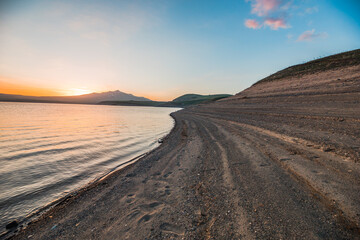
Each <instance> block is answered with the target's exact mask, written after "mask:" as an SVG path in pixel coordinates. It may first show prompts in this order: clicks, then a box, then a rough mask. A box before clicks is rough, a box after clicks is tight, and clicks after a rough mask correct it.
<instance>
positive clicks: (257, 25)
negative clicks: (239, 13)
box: [245, 19, 261, 29]
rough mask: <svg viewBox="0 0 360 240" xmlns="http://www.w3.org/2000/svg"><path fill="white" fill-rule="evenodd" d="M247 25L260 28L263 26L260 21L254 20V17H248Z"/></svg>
mask: <svg viewBox="0 0 360 240" xmlns="http://www.w3.org/2000/svg"><path fill="white" fill-rule="evenodd" d="M245 26H246V27H247V28H252V29H258V28H260V27H261V26H260V23H258V22H257V21H256V20H254V19H247V20H246V21H245Z"/></svg>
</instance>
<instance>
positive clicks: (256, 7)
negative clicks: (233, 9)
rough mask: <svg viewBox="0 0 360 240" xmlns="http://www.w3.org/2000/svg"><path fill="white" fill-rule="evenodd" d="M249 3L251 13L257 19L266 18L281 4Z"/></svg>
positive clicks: (266, 0)
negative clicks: (257, 17) (256, 16)
mask: <svg viewBox="0 0 360 240" xmlns="http://www.w3.org/2000/svg"><path fill="white" fill-rule="evenodd" d="M247 1H250V0H247ZM251 2H252V4H251V7H252V9H251V13H252V14H256V15H258V16H259V17H262V16H267V15H268V14H269V12H272V11H274V10H276V9H278V8H279V6H280V4H281V2H280V0H252V1H251Z"/></svg>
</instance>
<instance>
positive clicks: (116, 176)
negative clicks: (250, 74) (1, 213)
mask: <svg viewBox="0 0 360 240" xmlns="http://www.w3.org/2000/svg"><path fill="white" fill-rule="evenodd" d="M331 71H332V72H329V71H326V72H322V73H312V74H307V75H305V76H299V77H297V78H296V77H295V78H294V77H291V78H288V79H287V78H284V79H283V80H282V81H281V82H280V81H278V82H272V83H261V84H258V85H255V86H253V87H251V88H249V89H247V90H245V91H243V92H241V93H240V94H238V95H236V96H234V97H231V98H228V99H224V100H222V101H218V102H215V103H212V104H206V105H201V106H196V107H191V108H187V109H184V110H181V111H179V112H176V113H174V114H173V117H174V119H175V120H176V125H175V127H174V129H173V130H172V132H171V133H170V134H169V135H168V136H167V138H165V139H164V143H163V144H162V145H161V146H160V147H159V148H157V149H155V150H154V151H152V152H151V153H150V154H148V155H146V156H145V157H143V158H141V159H140V160H139V161H137V162H135V163H134V164H132V165H129V166H127V167H125V168H124V169H122V170H119V171H117V172H115V173H113V174H111V175H110V176H108V177H107V178H106V179H104V180H102V181H100V182H97V183H95V184H93V185H91V186H89V187H88V188H86V189H84V190H83V191H81V192H80V193H78V194H76V195H74V196H72V197H69V198H68V199H67V200H66V201H63V202H62V203H61V204H59V205H57V206H56V207H54V208H53V209H51V210H50V211H49V212H47V213H46V214H44V215H43V216H41V217H40V218H39V219H38V220H37V221H36V222H33V223H32V224H30V225H29V226H28V227H27V228H26V229H25V230H22V231H20V233H19V234H17V235H16V236H15V237H13V239H360V165H359V164H360V162H359V158H360V66H351V67H349V68H342V69H337V70H331ZM306 79H308V80H306ZM309 79H310V80H311V81H309ZM302 82H303V83H302Z"/></svg>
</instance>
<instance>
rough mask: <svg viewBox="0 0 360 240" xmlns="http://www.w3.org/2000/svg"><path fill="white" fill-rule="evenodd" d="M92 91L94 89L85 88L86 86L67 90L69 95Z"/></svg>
mask: <svg viewBox="0 0 360 240" xmlns="http://www.w3.org/2000/svg"><path fill="white" fill-rule="evenodd" d="M88 93H92V91H90V90H88V89H85V88H71V89H69V90H67V91H66V95H68V96H77V95H83V94H88Z"/></svg>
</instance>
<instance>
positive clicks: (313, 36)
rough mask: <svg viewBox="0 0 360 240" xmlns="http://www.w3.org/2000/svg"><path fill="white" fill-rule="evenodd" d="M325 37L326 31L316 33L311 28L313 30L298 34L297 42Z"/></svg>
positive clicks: (326, 35)
mask: <svg viewBox="0 0 360 240" xmlns="http://www.w3.org/2000/svg"><path fill="white" fill-rule="evenodd" d="M327 37H328V34H327V33H326V32H322V33H316V32H315V29H313V30H308V31H305V32H303V33H302V34H300V36H299V37H298V39H297V42H311V41H313V40H315V39H319V38H327Z"/></svg>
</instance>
